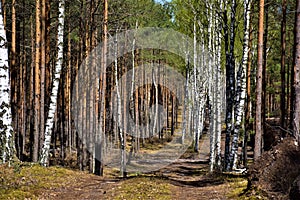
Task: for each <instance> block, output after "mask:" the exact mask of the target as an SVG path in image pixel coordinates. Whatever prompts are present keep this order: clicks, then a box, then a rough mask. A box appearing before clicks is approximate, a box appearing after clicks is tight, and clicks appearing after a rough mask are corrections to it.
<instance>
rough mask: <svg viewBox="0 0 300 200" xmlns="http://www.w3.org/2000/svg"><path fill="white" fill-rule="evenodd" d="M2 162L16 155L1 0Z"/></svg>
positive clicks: (0, 137) (0, 88) (0, 102)
mask: <svg viewBox="0 0 300 200" xmlns="http://www.w3.org/2000/svg"><path fill="white" fill-rule="evenodd" d="M0 38H1V40H0V85H1V87H0V124H1V126H0V158H1V160H0V163H6V162H8V163H9V165H10V163H11V162H12V158H13V156H14V138H13V136H14V134H13V127H12V113H11V108H10V82H9V77H10V76H9V66H8V50H7V48H6V43H7V40H6V32H5V28H4V21H3V15H2V4H1V2H0Z"/></svg>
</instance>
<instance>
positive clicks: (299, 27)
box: [293, 0, 300, 142]
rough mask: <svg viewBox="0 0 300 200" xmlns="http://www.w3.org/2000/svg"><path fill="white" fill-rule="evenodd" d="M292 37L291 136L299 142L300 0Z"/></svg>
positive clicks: (298, 0)
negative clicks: (292, 103) (292, 113)
mask: <svg viewBox="0 0 300 200" xmlns="http://www.w3.org/2000/svg"><path fill="white" fill-rule="evenodd" d="M294 31H295V35H294V45H295V46H294V84H293V88H294V89H293V90H294V92H295V94H294V96H295V98H294V115H293V134H294V137H295V138H296V140H297V141H298V142H299V140H300V0H297V4H296V13H295V28H294Z"/></svg>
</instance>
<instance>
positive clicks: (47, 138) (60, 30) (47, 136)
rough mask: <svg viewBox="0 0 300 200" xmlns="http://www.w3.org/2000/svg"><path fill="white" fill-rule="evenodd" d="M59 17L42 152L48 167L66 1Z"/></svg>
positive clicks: (59, 7) (59, 8) (61, 0)
mask: <svg viewBox="0 0 300 200" xmlns="http://www.w3.org/2000/svg"><path fill="white" fill-rule="evenodd" d="M58 10H59V16H58V32H57V47H58V53H57V61H56V66H55V74H54V79H53V87H52V90H51V97H50V99H51V102H50V106H49V114H48V117H47V121H46V129H45V140H44V144H43V148H42V152H41V159H40V163H41V165H43V166H47V165H48V162H49V150H50V143H51V136H52V133H53V126H54V117H55V112H56V108H57V95H58V86H59V80H60V75H61V69H62V64H63V46H64V45H63V44H64V18H65V1H64V0H60V1H59V5H58Z"/></svg>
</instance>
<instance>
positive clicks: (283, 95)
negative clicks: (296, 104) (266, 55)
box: [280, 0, 287, 137]
mask: <svg viewBox="0 0 300 200" xmlns="http://www.w3.org/2000/svg"><path fill="white" fill-rule="evenodd" d="M286 4H287V0H282V21H281V69H280V74H281V94H280V110H281V122H280V125H281V127H282V128H283V129H286V120H287V119H286V106H285V105H286V99H285V98H286V92H285V88H286V87H285V83H286V80H285V74H286V73H285V55H286ZM281 137H285V131H282V132H281Z"/></svg>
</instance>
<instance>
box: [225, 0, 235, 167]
mask: <svg viewBox="0 0 300 200" xmlns="http://www.w3.org/2000/svg"><path fill="white" fill-rule="evenodd" d="M225 6H227V5H226V3H225ZM235 12H236V2H235V0H232V2H231V18H230V40H229V41H230V43H229V53H227V52H228V49H227V50H226V51H227V52H226V119H225V122H226V139H225V169H226V170H229V166H230V135H231V132H232V112H233V106H234V105H233V104H234V93H235V92H234V91H235V59H234V42H235V26H236V24H235ZM224 15H225V14H224ZM225 22H226V21H225ZM226 25H227V22H226V24H225V26H226ZM226 29H227V28H226ZM226 29H225V30H226ZM227 33H228V32H227ZM227 37H228V36H227ZM225 40H226V39H225ZM227 45H228V44H227ZM225 46H226V45H225ZM225 48H226V47H225ZM227 48H228V47H227Z"/></svg>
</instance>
